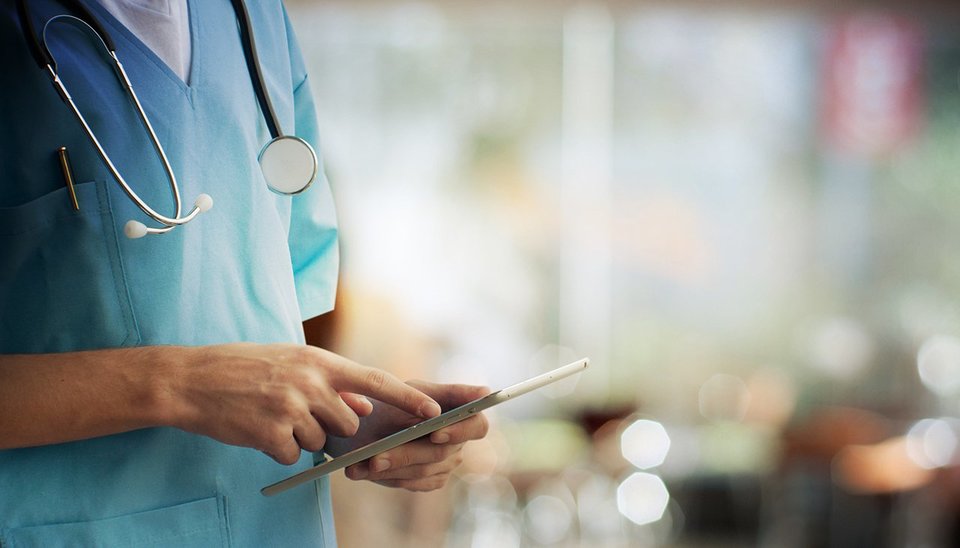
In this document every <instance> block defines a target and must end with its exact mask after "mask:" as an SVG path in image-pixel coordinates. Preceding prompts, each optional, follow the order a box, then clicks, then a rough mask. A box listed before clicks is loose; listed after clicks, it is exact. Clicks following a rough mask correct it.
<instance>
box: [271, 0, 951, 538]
mask: <svg viewBox="0 0 960 548" xmlns="http://www.w3.org/2000/svg"><path fill="white" fill-rule="evenodd" d="M287 4H288V9H289V12H290V15H291V18H292V21H293V24H294V27H295V28H296V30H297V32H298V34H299V38H300V40H301V43H302V47H303V49H304V54H305V57H306V59H307V62H308V68H309V70H310V74H311V83H312V87H313V91H314V94H315V97H316V99H317V103H318V107H319V114H320V122H321V127H322V130H323V153H324V156H325V161H326V169H327V173H328V175H329V177H330V179H331V181H332V185H333V188H334V193H335V195H336V197H337V202H338V208H339V213H340V217H341V223H342V252H343V269H342V278H341V280H342V284H341V288H340V296H339V300H338V308H337V311H336V312H334V313H332V314H330V315H328V316H325V317H321V318H320V319H318V320H315V321H313V322H311V324H310V325H309V326H308V331H309V335H310V340H311V341H312V342H314V343H316V344H320V345H323V346H326V347H329V348H331V349H333V350H336V351H338V352H341V353H343V354H345V355H347V356H349V357H351V358H353V359H355V360H357V361H360V362H362V363H366V364H370V365H376V366H379V367H382V368H384V369H387V370H389V371H391V372H393V373H395V374H397V375H398V376H400V377H402V378H424V379H430V380H438V381H443V382H468V383H477V384H486V385H488V386H491V387H494V388H500V387H503V386H506V385H508V384H512V383H514V382H516V381H519V380H522V379H524V378H526V377H528V376H530V375H532V374H534V373H537V372H540V371H544V370H546V369H548V368H552V367H555V366H558V365H562V364H564V363H567V362H570V361H572V360H574V359H575V358H578V357H581V356H589V357H590V358H591V359H592V364H593V366H592V368H591V369H590V370H588V371H587V372H586V373H584V374H583V375H581V376H580V377H581V378H579V379H578V380H574V381H570V382H566V383H565V384H562V385H559V386H556V387H553V388H552V389H551V390H547V391H545V393H544V394H534V395H531V396H527V397H525V398H524V399H521V400H517V401H515V402H511V403H510V404H509V405H505V406H501V407H499V408H498V409H496V411H495V413H492V416H491V420H492V421H493V423H494V426H493V429H492V431H491V433H490V435H489V436H488V438H487V439H485V440H483V441H481V442H474V443H472V444H469V445H468V448H467V462H466V463H465V464H464V465H463V466H462V467H461V469H460V470H459V471H458V474H457V476H456V478H454V479H453V480H452V481H451V483H450V484H449V485H448V486H447V487H446V488H445V489H443V490H441V491H437V492H432V493H428V494H413V493H408V492H404V491H395V490H390V489H386V488H383V487H379V486H377V485H372V484H369V483H364V482H357V483H355V482H351V481H349V480H346V479H344V478H343V476H342V474H338V476H337V477H336V478H335V480H334V489H335V495H334V500H335V503H334V504H335V512H336V517H337V529H338V536H339V538H340V540H341V543H342V544H343V545H344V546H347V547H354V546H456V547H459V546H472V547H498V548H499V547H504V548H508V547H514V546H610V547H618V546H678V547H686V546H708V547H709V546H777V547H791V546H804V547H806V546H814V547H819V546H824V547H840V546H842V547H847V546H915V547H934V546H953V545H960V473H958V471H960V468H958V466H957V464H958V462H960V453H958V439H960V243H958V239H957V235H958V234H960V84H958V81H960V32H958V31H960V5H957V4H956V3H955V2H933V1H928V2H911V3H879V2H853V1H850V0H846V1H834V2H826V1H822V2H812V3H811V2H798V1H794V2H788V1H784V2H776V3H774V2H756V1H754V2H738V1H734V0H730V1H726V0H725V1H723V2H703V1H698V2H689V1H688V2H671V3H665V2H664V3H651V2H628V1H625V0H624V1H616V2H607V3H604V2H587V3H578V2H569V1H560V0H555V1H548V0H542V1H527V2H517V1H512V2H511V1H507V0H488V1H485V2H467V1H461V0H432V1H431V0H424V1H419V2H396V1H390V2H387V1H377V0H367V1H362V2H358V1H348V0H337V1H329V0H287Z"/></svg>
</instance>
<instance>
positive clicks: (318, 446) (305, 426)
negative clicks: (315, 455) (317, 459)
mask: <svg viewBox="0 0 960 548" xmlns="http://www.w3.org/2000/svg"><path fill="white" fill-rule="evenodd" d="M293 437H294V440H295V441H296V443H297V445H299V446H300V447H301V448H303V449H305V450H307V451H311V452H317V451H321V450H322V449H323V446H324V445H325V444H326V443H327V434H326V433H325V432H324V431H323V428H321V427H320V425H319V424H318V423H317V421H316V420H314V418H313V417H310V418H309V420H304V421H301V423H300V424H296V425H294V427H293Z"/></svg>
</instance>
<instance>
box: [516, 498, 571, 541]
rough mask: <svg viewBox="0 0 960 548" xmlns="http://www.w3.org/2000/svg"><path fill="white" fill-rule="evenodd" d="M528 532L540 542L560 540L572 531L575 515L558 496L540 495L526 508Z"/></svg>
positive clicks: (525, 515)
mask: <svg viewBox="0 0 960 548" xmlns="http://www.w3.org/2000/svg"><path fill="white" fill-rule="evenodd" d="M524 517H525V518H526V524H527V528H526V530H527V533H528V534H529V535H530V536H531V537H532V538H533V539H534V540H535V541H537V542H538V543H540V544H554V543H557V542H560V541H561V540H563V539H564V538H566V537H567V535H568V534H569V532H570V528H571V526H572V524H573V516H572V514H571V511H570V508H569V507H568V506H567V505H566V503H564V502H563V501H562V500H560V499H559V498H558V497H554V496H551V495H538V496H537V497H535V498H534V499H533V500H531V501H530V502H529V503H527V507H526V508H525V509H524Z"/></svg>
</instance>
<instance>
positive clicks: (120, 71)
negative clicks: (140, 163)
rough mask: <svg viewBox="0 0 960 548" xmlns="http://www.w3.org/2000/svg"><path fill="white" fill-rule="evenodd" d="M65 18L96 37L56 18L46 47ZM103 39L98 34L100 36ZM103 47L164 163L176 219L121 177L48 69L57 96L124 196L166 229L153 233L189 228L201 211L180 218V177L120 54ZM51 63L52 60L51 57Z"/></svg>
mask: <svg viewBox="0 0 960 548" xmlns="http://www.w3.org/2000/svg"><path fill="white" fill-rule="evenodd" d="M61 18H66V19H70V20H73V21H76V22H78V23H80V24H83V25H85V26H86V27H87V28H89V29H90V30H93V31H94V33H95V34H96V30H95V29H94V28H93V27H91V26H90V25H89V24H88V23H87V22H86V21H84V20H83V19H80V18H78V17H74V16H72V15H57V16H54V17H52V18H50V19H49V20H48V21H47V23H46V24H45V25H44V28H43V42H44V44H46V34H47V29H48V28H49V27H50V24H51V23H52V22H54V21H56V20H58V19H61ZM97 36H98V38H100V36H99V34H98V35H97ZM99 41H100V44H102V45H103V47H104V49H105V50H106V51H107V54H108V55H110V58H111V59H112V60H113V68H114V70H115V71H116V72H117V75H118V76H119V78H120V81H121V82H123V87H124V89H125V90H126V91H127V94H128V96H129V97H130V99H131V100H132V101H133V103H134V105H135V106H136V111H137V116H138V117H139V118H140V121H141V123H143V125H144V127H145V128H146V130H147V133H149V135H150V141H151V143H152V144H153V147H154V150H156V152H157V154H158V155H159V156H160V159H161V162H162V163H163V170H164V172H166V175H167V180H168V181H169V183H170V189H171V193H172V194H173V199H174V205H175V207H174V216H173V217H168V216H166V215H163V214H161V213H159V212H157V211H156V210H154V209H153V208H151V207H150V206H149V204H147V203H146V202H145V201H144V200H143V199H142V198H140V196H139V195H138V194H137V193H136V191H134V190H133V188H132V187H131V186H130V185H129V184H128V183H127V181H126V179H125V178H124V177H123V175H121V174H120V171H119V170H118V169H117V167H116V165H114V163H113V161H112V160H111V159H110V156H109V155H108V154H107V152H106V151H105V150H104V148H103V145H102V144H101V143H100V140H99V139H98V138H97V136H96V134H95V133H94V132H93V130H92V129H91V128H90V124H88V123H87V120H86V118H85V117H84V116H83V113H82V112H80V109H79V108H78V107H77V105H76V103H75V102H74V101H73V97H71V96H70V92H69V91H67V88H66V86H64V85H63V82H62V81H61V80H60V76H59V74H57V71H56V69H55V68H54V67H53V66H51V65H47V66H46V67H45V68H46V70H47V72H48V73H49V74H50V77H51V78H52V80H53V84H54V87H55V88H56V89H57V92H58V93H59V94H60V97H61V98H62V99H63V100H64V101H65V102H66V103H67V105H68V106H69V107H70V110H71V111H72V112H73V114H74V116H75V117H76V119H77V121H79V122H80V125H81V126H82V127H83V130H84V132H85V133H86V134H87V137H88V138H89V139H90V141H91V142H92V143H93V145H94V148H95V149H96V151H97V155H99V156H100V159H101V160H103V163H104V164H105V165H106V166H107V169H108V170H109V171H110V174H111V175H113V177H114V178H115V179H116V181H117V183H118V184H119V185H120V187H121V188H122V189H123V192H124V193H125V194H126V195H127V197H129V198H130V200H131V201H132V202H133V203H134V204H136V205H137V207H139V208H140V210H141V211H143V212H144V213H145V214H146V215H147V216H148V217H150V218H151V219H153V220H155V221H157V222H158V223H160V224H163V225H165V226H164V227H163V228H156V229H152V230H153V231H162V232H168V231H170V230H172V229H173V228H174V227H176V226H178V225H182V224H186V223H188V222H190V221H192V220H193V219H194V217H196V216H197V215H198V214H199V213H200V208H199V207H197V206H194V208H193V209H192V210H191V211H190V213H188V214H187V215H186V216H184V217H181V216H180V212H181V211H182V200H181V197H180V188H179V186H178V185H177V177H176V175H175V174H174V172H173V167H172V166H171V165H170V160H169V159H168V158H167V154H166V152H165V151H164V150H163V145H161V144H160V140H159V138H157V134H156V132H155V131H154V129H153V124H151V123H150V120H149V118H147V116H146V113H145V112H144V110H143V105H142V104H141V103H140V98H139V97H137V92H136V91H134V89H133V85H132V84H131V83H130V78H129V77H128V76H127V72H126V71H125V70H124V68H123V63H121V62H120V59H118V58H117V54H116V52H114V51H111V50H109V49H108V46H107V44H106V42H104V41H103V39H102V38H100V40H99ZM51 59H52V56H51Z"/></svg>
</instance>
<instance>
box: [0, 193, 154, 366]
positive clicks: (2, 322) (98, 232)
mask: <svg viewBox="0 0 960 548" xmlns="http://www.w3.org/2000/svg"><path fill="white" fill-rule="evenodd" d="M74 188H75V190H76V194H77V200H78V202H79V203H80V210H79V211H75V210H74V209H73V208H72V207H71V205H70V197H69V194H68V192H67V189H66V187H62V188H60V189H58V190H56V191H54V192H51V193H49V194H46V195H44V196H41V197H40V198H37V199H36V200H33V201H31V202H27V203H26V204H23V205H20V206H16V207H7V208H0V353H5V354H10V353H40V352H67V351H72V350H88V349H97V348H112V347H118V346H133V345H136V344H137V343H139V340H140V337H139V334H138V331H137V326H136V321H135V319H134V315H133V310H132V307H131V304H130V296H129V294H128V293H127V288H126V284H125V282H124V277H123V264H122V262H121V258H120V251H119V247H118V244H117V231H116V224H115V221H114V218H113V212H112V209H111V207H110V197H109V194H108V192H107V187H106V183H105V182H103V181H92V182H87V183H81V184H79V185H76V186H75V187H74Z"/></svg>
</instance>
